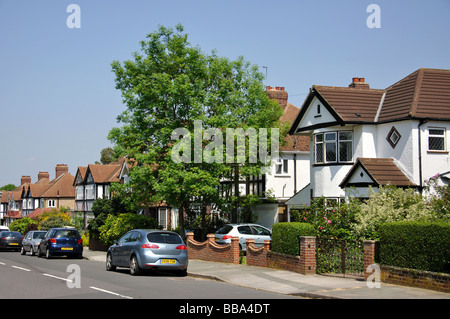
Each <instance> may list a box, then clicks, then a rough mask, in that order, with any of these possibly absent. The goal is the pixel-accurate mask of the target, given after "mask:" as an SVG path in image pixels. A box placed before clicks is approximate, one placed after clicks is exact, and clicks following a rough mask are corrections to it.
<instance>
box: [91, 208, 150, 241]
mask: <svg viewBox="0 0 450 319" xmlns="http://www.w3.org/2000/svg"><path fill="white" fill-rule="evenodd" d="M138 228H142V229H157V228H158V223H157V221H156V220H155V219H153V218H151V217H148V216H145V215H137V214H133V213H126V214H120V215H118V216H114V215H108V217H107V218H106V221H105V223H104V225H102V226H101V227H100V228H99V231H100V240H102V241H103V242H104V243H105V244H107V245H112V244H113V243H114V240H117V239H119V238H120V237H121V236H122V235H124V234H125V233H126V232H128V231H130V230H132V229H138Z"/></svg>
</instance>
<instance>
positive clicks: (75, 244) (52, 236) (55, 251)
mask: <svg viewBox="0 0 450 319" xmlns="http://www.w3.org/2000/svg"><path fill="white" fill-rule="evenodd" d="M37 254H38V257H41V256H44V255H45V257H46V258H51V257H52V256H54V255H67V256H73V257H77V258H82V257H83V240H82V239H81V236H80V233H79V232H78V230H76V229H75V228H69V227H63V228H50V229H49V230H48V232H47V233H46V234H45V236H44V238H42V239H41V242H40V243H39V245H38V250H37Z"/></svg>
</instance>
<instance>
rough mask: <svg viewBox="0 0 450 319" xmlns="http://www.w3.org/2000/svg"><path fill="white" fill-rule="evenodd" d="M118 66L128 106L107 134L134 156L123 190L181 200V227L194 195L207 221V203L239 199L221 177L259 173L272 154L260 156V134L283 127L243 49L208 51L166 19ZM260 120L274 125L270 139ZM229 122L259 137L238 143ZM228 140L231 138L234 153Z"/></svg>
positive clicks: (154, 199)
mask: <svg viewBox="0 0 450 319" xmlns="http://www.w3.org/2000/svg"><path fill="white" fill-rule="evenodd" d="M112 69H113V71H114V73H115V76H116V79H115V81H116V88H117V89H119V90H121V92H122V97H123V102H124V103H125V105H126V107H127V108H126V110H125V111H124V112H123V113H122V114H121V115H119V116H118V122H119V123H122V126H121V127H120V128H113V129H112V130H111V131H110V134H109V139H110V140H111V141H112V142H114V144H115V152H116V154H117V155H119V156H124V155H126V156H128V158H129V159H134V160H135V161H136V165H135V166H134V167H133V169H132V170H131V172H130V184H129V185H127V186H126V187H124V188H123V191H124V192H128V193H129V196H132V197H134V200H135V201H136V202H139V203H142V205H151V204H154V203H158V202H161V201H164V202H166V203H167V204H168V205H170V206H172V207H177V208H178V209H179V222H180V232H181V233H183V232H184V230H183V221H184V219H183V218H184V213H185V212H187V211H189V208H190V207H191V203H192V202H193V201H194V202H196V203H200V204H201V205H200V207H201V211H202V214H201V220H202V221H203V222H204V223H206V222H207V218H206V217H207V214H206V207H207V205H208V204H211V203H214V204H216V205H218V207H222V205H223V204H224V203H229V202H230V201H231V202H233V201H235V202H237V201H236V197H237V196H236V195H237V194H236V193H234V194H233V193H231V194H232V195H233V196H232V197H229V198H224V197H223V196H222V194H221V192H220V191H219V189H220V187H219V186H220V181H221V180H224V179H228V180H233V179H234V178H235V176H237V175H238V174H239V175H241V176H249V175H258V174H260V173H261V168H262V167H264V166H265V165H267V164H268V161H266V160H264V158H261V156H257V157H256V159H255V154H254V151H255V147H256V146H257V145H256V144H257V142H256V141H258V142H260V143H262V144H264V147H266V146H267V148H268V149H270V147H269V145H270V142H271V140H272V139H274V138H276V139H277V142H279V141H280V139H281V138H282V137H283V135H284V134H285V131H286V127H285V126H283V125H281V123H279V118H280V116H281V114H282V109H281V108H280V106H279V105H278V103H277V102H275V101H272V100H270V99H269V98H268V96H267V93H266V91H265V88H264V85H263V83H262V81H263V78H264V77H263V75H262V73H261V72H259V71H258V68H257V67H256V66H253V65H251V64H250V63H249V62H247V61H245V60H244V58H242V57H240V58H238V59H236V60H229V59H227V58H224V57H219V56H218V55H217V54H216V52H214V51H213V52H211V53H209V54H206V53H204V52H202V50H201V49H200V48H199V47H198V46H193V45H191V44H190V43H189V42H188V35H187V34H186V33H184V30H183V27H182V26H181V25H177V26H176V28H175V29H172V28H166V27H163V26H160V27H159V28H158V30H157V31H155V32H153V33H151V34H149V35H148V36H147V39H146V40H145V41H141V43H140V51H139V52H135V53H134V54H133V58H132V59H131V60H128V61H124V62H123V63H120V62H118V61H114V62H113V63H112ZM260 128H267V129H268V130H267V140H264V136H265V134H266V131H264V130H263V131H261V132H260V130H259V129H260ZM272 128H281V131H280V134H279V136H277V135H276V134H274V135H271V133H272V130H271V129H272ZM227 129H242V131H241V133H242V132H245V134H246V135H245V136H248V135H251V136H252V137H254V138H255V139H250V138H248V139H246V140H245V141H244V142H243V144H239V143H238V141H237V140H239V137H235V136H234V135H233V134H232V133H233V132H232V131H227ZM236 132H238V131H234V133H236ZM274 132H276V131H274ZM253 133H254V134H253ZM260 138H261V139H260ZM235 140H236V143H234V142H235ZM272 142H273V140H272ZM226 143H229V144H230V145H233V147H232V150H231V153H230V148H228V152H226V147H225V145H226ZM235 144H236V145H235ZM238 145H239V147H238ZM221 146H222V147H221ZM244 148H245V150H246V151H243V149H244ZM260 149H261V145H260ZM272 155H273V154H272ZM239 156H240V157H239ZM130 190H132V191H130Z"/></svg>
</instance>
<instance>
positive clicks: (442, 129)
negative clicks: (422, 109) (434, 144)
mask: <svg viewBox="0 0 450 319" xmlns="http://www.w3.org/2000/svg"><path fill="white" fill-rule="evenodd" d="M431 130H440V131H442V133H443V134H442V135H440V134H439V135H438V134H430V131H431ZM430 137H431V138H440V139H442V140H443V143H442V144H443V145H444V148H443V149H440V150H437V149H430ZM446 137H447V130H446V129H445V127H428V151H429V152H445V151H446V150H447V139H446Z"/></svg>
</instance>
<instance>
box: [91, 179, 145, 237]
mask: <svg viewBox="0 0 450 319" xmlns="http://www.w3.org/2000/svg"><path fill="white" fill-rule="evenodd" d="M118 187H120V186H119V185H116V183H114V184H113V185H112V187H111V189H112V190H113V193H114V196H112V198H111V199H107V198H99V199H97V200H96V201H95V202H94V204H93V205H92V212H93V214H94V218H93V219H91V220H89V225H88V230H89V233H90V236H91V237H92V238H95V239H98V238H99V235H100V230H99V229H100V227H101V226H103V225H104V224H105V222H106V219H107V218H108V216H109V215H115V216H117V215H119V214H124V213H136V208H135V206H134V205H133V204H132V203H130V202H129V201H128V199H127V198H126V196H125V195H123V193H122V192H120V193H118V192H117V189H118Z"/></svg>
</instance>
